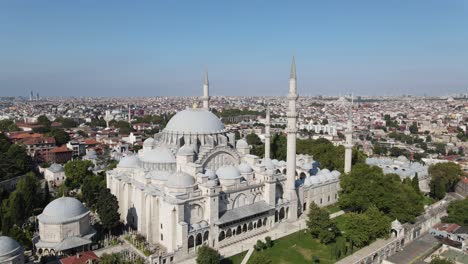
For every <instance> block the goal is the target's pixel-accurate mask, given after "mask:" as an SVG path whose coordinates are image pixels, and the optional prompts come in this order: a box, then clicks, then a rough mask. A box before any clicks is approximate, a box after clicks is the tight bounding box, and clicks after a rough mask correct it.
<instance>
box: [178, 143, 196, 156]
mask: <svg viewBox="0 0 468 264" xmlns="http://www.w3.org/2000/svg"><path fill="white" fill-rule="evenodd" d="M193 154H195V151H194V150H193V148H192V147H191V146H189V145H184V146H182V147H181V148H180V149H179V151H177V155H181V156H192V155H193Z"/></svg>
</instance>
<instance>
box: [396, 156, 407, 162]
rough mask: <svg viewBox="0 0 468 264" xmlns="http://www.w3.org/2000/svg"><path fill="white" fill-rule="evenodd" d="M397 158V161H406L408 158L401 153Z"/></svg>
mask: <svg viewBox="0 0 468 264" xmlns="http://www.w3.org/2000/svg"><path fill="white" fill-rule="evenodd" d="M397 160H398V161H401V162H406V161H408V159H407V158H406V157H405V156H403V155H401V156H398V158H397Z"/></svg>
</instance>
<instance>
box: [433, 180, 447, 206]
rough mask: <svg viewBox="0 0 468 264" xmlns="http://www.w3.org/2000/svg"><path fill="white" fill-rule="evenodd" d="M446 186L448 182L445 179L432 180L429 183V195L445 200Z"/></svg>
mask: <svg viewBox="0 0 468 264" xmlns="http://www.w3.org/2000/svg"><path fill="white" fill-rule="evenodd" d="M445 186H446V182H445V180H444V179H443V178H441V177H436V178H434V179H431V181H430V182H429V188H430V192H429V195H430V196H431V197H432V198H435V199H437V200H440V199H443V198H444V197H445V194H446V188H445Z"/></svg>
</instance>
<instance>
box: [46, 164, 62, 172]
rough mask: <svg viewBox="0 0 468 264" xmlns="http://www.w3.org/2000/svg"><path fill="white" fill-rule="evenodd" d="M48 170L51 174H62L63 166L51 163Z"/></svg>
mask: <svg viewBox="0 0 468 264" xmlns="http://www.w3.org/2000/svg"><path fill="white" fill-rule="evenodd" d="M48 169H49V171H51V172H63V171H65V170H64V168H63V166H62V165H60V164H57V163H53V164H52V165H50V167H49V168H48Z"/></svg>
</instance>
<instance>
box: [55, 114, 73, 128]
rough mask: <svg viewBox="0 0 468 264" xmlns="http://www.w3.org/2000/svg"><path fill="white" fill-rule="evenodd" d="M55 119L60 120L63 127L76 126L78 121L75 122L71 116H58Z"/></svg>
mask: <svg viewBox="0 0 468 264" xmlns="http://www.w3.org/2000/svg"><path fill="white" fill-rule="evenodd" d="M55 121H57V122H60V123H61V124H62V127H64V128H73V127H77V126H78V123H76V122H75V120H73V119H71V118H66V117H59V118H57V119H55Z"/></svg>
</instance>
